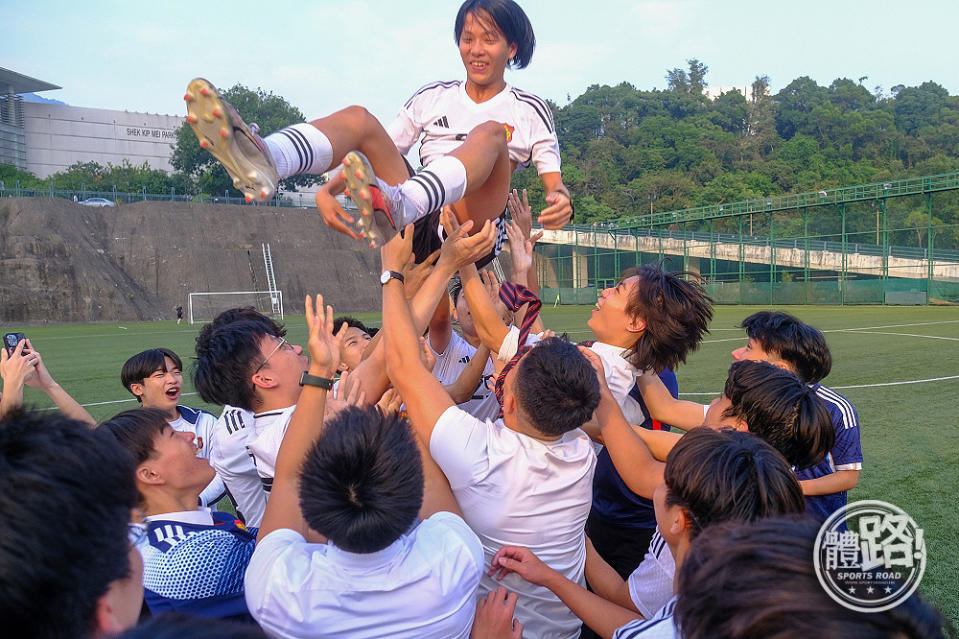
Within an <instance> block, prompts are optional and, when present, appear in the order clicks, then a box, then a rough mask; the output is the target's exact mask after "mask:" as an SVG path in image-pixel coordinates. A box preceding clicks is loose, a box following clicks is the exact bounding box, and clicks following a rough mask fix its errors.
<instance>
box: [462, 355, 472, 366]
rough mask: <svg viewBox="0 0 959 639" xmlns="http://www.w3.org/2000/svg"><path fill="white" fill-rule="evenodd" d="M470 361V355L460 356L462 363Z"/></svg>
mask: <svg viewBox="0 0 959 639" xmlns="http://www.w3.org/2000/svg"><path fill="white" fill-rule="evenodd" d="M469 363H470V358H469V355H465V356H463V357H461V358H460V364H469Z"/></svg>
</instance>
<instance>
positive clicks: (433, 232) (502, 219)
mask: <svg viewBox="0 0 959 639" xmlns="http://www.w3.org/2000/svg"><path fill="white" fill-rule="evenodd" d="M493 224H495V225H496V239H495V240H494V241H493V250H491V251H490V252H489V253H487V254H486V255H484V256H483V257H481V258H480V259H478V260H476V268H483V267H484V266H486V265H487V264H489V263H490V262H492V261H493V260H494V259H496V256H497V255H499V254H500V251H502V250H503V244H505V243H506V211H505V210H504V211H503V212H502V213H500V216H499V217H498V218H496V219H495V220H494V221H493ZM445 239H446V232H445V231H444V230H443V227H442V226H441V225H440V212H439V211H435V212H433V213H430V214H429V215H427V216H426V217H421V218H420V219H418V220H416V222H414V223H413V255H415V256H416V258H415V259H416V263H417V264H419V263H420V262H422V261H423V260H425V259H426V258H427V257H429V256H430V254H432V253H433V251H436V250H438V249H439V248H440V247H441V246H443V240H445Z"/></svg>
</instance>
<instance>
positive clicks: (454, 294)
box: [446, 274, 463, 308]
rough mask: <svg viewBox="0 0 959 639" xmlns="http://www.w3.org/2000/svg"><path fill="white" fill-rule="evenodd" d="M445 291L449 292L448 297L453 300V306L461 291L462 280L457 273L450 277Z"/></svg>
mask: <svg viewBox="0 0 959 639" xmlns="http://www.w3.org/2000/svg"><path fill="white" fill-rule="evenodd" d="M446 292H447V293H449V294H450V299H452V300H453V307H454V308H455V307H456V303H457V302H458V301H459V299H460V293H462V292H463V280H462V279H460V276H459V274H457V275H454V276H453V277H451V278H450V281H449V283H448V284H447V285H446Z"/></svg>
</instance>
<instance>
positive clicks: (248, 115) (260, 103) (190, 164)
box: [170, 84, 319, 195]
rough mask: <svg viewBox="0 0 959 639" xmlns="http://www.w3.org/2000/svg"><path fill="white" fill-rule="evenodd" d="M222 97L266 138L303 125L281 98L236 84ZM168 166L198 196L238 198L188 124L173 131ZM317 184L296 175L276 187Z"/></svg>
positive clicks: (300, 116) (313, 178) (297, 112)
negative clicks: (183, 179) (284, 129)
mask: <svg viewBox="0 0 959 639" xmlns="http://www.w3.org/2000/svg"><path fill="white" fill-rule="evenodd" d="M222 95H223V98H224V99H225V100H226V101H227V102H229V103H230V104H232V105H233V107H234V108H235V109H236V110H237V112H238V113H241V114H242V115H243V119H244V121H246V122H247V123H248V124H249V123H251V122H256V123H257V124H258V125H259V127H260V135H261V136H263V137H266V136H267V135H269V134H270V133H273V132H275V131H278V130H279V129H282V128H283V127H285V126H288V125H290V124H294V123H296V122H303V121H304V120H305V118H304V117H303V113H302V112H300V110H299V109H298V108H296V107H295V106H293V105H291V104H290V103H289V102H287V101H286V100H285V99H284V98H283V97H281V96H279V95H275V94H274V93H272V92H269V93H267V92H266V91H263V89H259V88H258V89H256V90H255V91H254V90H252V89H248V88H247V87H245V86H243V85H242V84H237V85H235V86H233V87H231V88H230V89H228V90H226V91H224V92H223V93H222ZM170 164H172V165H173V168H174V169H176V171H177V173H179V174H182V175H184V176H186V177H187V178H189V180H190V181H191V182H193V183H194V184H195V187H196V189H198V190H199V191H200V192H201V193H210V194H219V193H223V192H230V194H231V195H238V194H239V191H237V190H236V189H234V188H233V180H232V179H231V178H230V176H229V175H228V174H227V172H226V169H224V168H223V166H222V165H221V164H220V163H219V162H217V161H216V159H215V158H214V157H213V156H212V155H210V153H208V152H207V151H205V150H204V149H201V148H200V144H199V142H198V141H197V139H196V136H195V135H194V134H193V131H192V129H190V125H188V124H186V123H185V122H184V123H183V125H182V126H180V128H179V129H178V130H177V135H176V144H174V145H173V156H172V157H171V158H170ZM318 181H319V176H311V175H298V176H295V177H292V178H287V179H285V180H281V181H280V188H281V189H285V190H293V189H294V188H296V187H298V186H310V185H313V184H316V183H317V182H318Z"/></svg>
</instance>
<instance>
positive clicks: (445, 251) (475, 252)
mask: <svg viewBox="0 0 959 639" xmlns="http://www.w3.org/2000/svg"><path fill="white" fill-rule="evenodd" d="M440 222H441V223H442V224H443V228H444V229H445V230H446V236H447V237H446V240H445V241H444V242H443V248H442V249H441V250H440V259H439V262H441V263H442V264H443V265H444V266H452V268H453V269H458V268H460V267H462V266H465V265H467V264H472V263H473V262H475V261H476V260H478V259H480V258H481V257H483V256H484V255H486V254H488V253H489V252H490V251H492V250H493V244H494V243H495V241H496V226H495V225H494V224H493V223H492V222H490V221H489V220H487V221H485V222H483V226H481V227H480V230H479V231H477V232H476V233H474V234H473V235H468V233H469V232H470V231H471V230H473V220H466V221H465V222H463V223H462V224H460V223H459V220H457V219H456V214H455V213H453V211H452V209H450V208H449V207H446V208H444V209H443V211H442V213H440Z"/></svg>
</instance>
